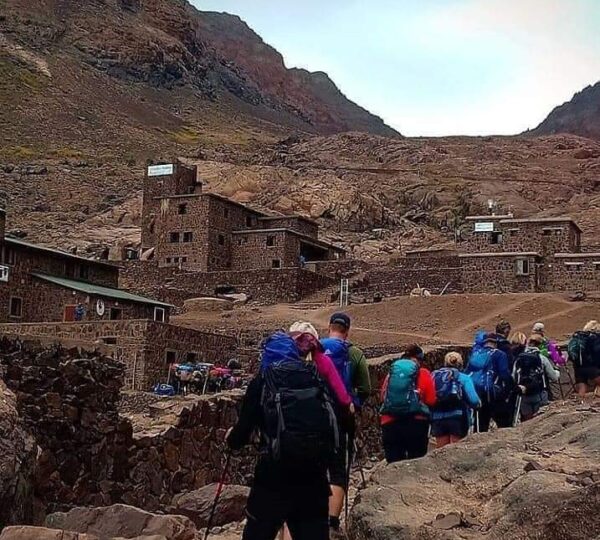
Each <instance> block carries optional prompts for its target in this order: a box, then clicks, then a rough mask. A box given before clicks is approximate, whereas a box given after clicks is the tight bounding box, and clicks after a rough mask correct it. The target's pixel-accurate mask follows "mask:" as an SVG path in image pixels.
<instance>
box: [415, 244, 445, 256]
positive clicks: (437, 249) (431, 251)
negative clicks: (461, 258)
mask: <svg viewBox="0 0 600 540" xmlns="http://www.w3.org/2000/svg"><path fill="white" fill-rule="evenodd" d="M441 251H450V252H456V248H455V247H454V246H452V247H439V248H423V249H411V250H409V251H407V252H406V254H407V255H414V254H416V253H439V252H441Z"/></svg>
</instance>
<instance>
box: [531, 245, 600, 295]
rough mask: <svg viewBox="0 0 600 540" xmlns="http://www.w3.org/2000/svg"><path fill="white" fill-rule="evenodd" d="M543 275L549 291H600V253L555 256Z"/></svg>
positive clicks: (543, 271) (543, 270)
mask: <svg viewBox="0 0 600 540" xmlns="http://www.w3.org/2000/svg"><path fill="white" fill-rule="evenodd" d="M542 276H543V277H542V281H543V288H544V290H547V291H585V292H590V291H600V253H595V254H594V253H586V254H585V255H578V256H556V257H553V258H552V259H549V263H548V264H547V265H545V266H544V267H543V269H542Z"/></svg>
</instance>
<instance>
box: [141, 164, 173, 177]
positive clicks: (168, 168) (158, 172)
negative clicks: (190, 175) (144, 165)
mask: <svg viewBox="0 0 600 540" xmlns="http://www.w3.org/2000/svg"><path fill="white" fill-rule="evenodd" d="M174 169H175V167H174V166H173V164H171V165H152V166H150V167H148V176H169V175H170V174H173V170H174Z"/></svg>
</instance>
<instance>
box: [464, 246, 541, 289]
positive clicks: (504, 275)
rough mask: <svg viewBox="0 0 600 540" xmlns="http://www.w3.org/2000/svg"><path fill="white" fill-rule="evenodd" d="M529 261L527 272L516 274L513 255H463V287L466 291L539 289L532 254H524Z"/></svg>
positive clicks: (524, 257) (535, 263)
mask: <svg viewBox="0 0 600 540" xmlns="http://www.w3.org/2000/svg"><path fill="white" fill-rule="evenodd" d="M518 258H519V259H526V260H527V261H528V263H529V275H526V276H519V275H517V273H516V266H515V265H516V258H515V257H514V256H511V255H506V256H494V257H468V258H463V259H462V260H461V262H462V270H461V278H462V287H463V290H464V291H465V292H469V293H530V292H536V291H537V290H538V283H537V273H538V270H537V261H536V259H537V258H536V257H535V256H523V257H518Z"/></svg>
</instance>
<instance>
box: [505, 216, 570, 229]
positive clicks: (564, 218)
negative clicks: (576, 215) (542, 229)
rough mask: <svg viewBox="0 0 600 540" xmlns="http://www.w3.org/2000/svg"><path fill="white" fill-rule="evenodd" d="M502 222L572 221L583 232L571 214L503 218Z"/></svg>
mask: <svg viewBox="0 0 600 540" xmlns="http://www.w3.org/2000/svg"><path fill="white" fill-rule="evenodd" d="M502 223H570V224H571V225H573V226H574V227H576V228H577V230H578V231H580V232H581V229H580V228H579V225H577V223H576V222H575V220H574V219H573V218H572V217H570V216H561V217H556V218H521V219H514V218H513V219H503V220H502Z"/></svg>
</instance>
